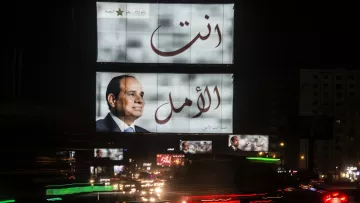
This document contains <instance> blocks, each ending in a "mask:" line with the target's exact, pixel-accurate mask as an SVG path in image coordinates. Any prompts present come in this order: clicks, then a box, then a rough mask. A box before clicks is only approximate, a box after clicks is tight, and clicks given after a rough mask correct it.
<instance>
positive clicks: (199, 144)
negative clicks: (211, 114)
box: [180, 140, 212, 154]
mask: <svg viewBox="0 0 360 203" xmlns="http://www.w3.org/2000/svg"><path fill="white" fill-rule="evenodd" d="M211 152H212V141H210V140H208V141H204V140H202V141H190V140H189V141H188V140H186V141H182V140H180V153H182V154H203V153H211Z"/></svg>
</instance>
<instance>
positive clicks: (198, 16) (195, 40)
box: [97, 2, 234, 64]
mask: <svg viewBox="0 0 360 203" xmlns="http://www.w3.org/2000/svg"><path fill="white" fill-rule="evenodd" d="M233 36H234V4H170V3H167V4H163V3H159V4H157V3H117V2H97V44H98V50H97V52H98V56H97V61H98V62H127V63H186V64H232V63H233V49H234V46H233V44H234V40H233Z"/></svg>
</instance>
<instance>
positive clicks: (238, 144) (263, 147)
mask: <svg viewBox="0 0 360 203" xmlns="http://www.w3.org/2000/svg"><path fill="white" fill-rule="evenodd" d="M228 147H229V150H230V151H233V152H241V151H247V152H251V151H254V152H267V151H269V136H268V135H229V142H228Z"/></svg>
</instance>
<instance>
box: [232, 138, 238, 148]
mask: <svg viewBox="0 0 360 203" xmlns="http://www.w3.org/2000/svg"><path fill="white" fill-rule="evenodd" d="M231 144H232V146H234V147H238V146H239V138H238V137H234V140H233V141H232V143H231Z"/></svg>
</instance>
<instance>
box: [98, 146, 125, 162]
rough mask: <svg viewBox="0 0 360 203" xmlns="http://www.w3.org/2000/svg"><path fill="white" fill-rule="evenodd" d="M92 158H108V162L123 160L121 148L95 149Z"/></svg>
mask: <svg viewBox="0 0 360 203" xmlns="http://www.w3.org/2000/svg"><path fill="white" fill-rule="evenodd" d="M94 157H95V158H98V159H102V158H109V159H110V160H115V161H119V160H123V159H124V151H123V149H122V148H120V149H107V148H95V149H94Z"/></svg>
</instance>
